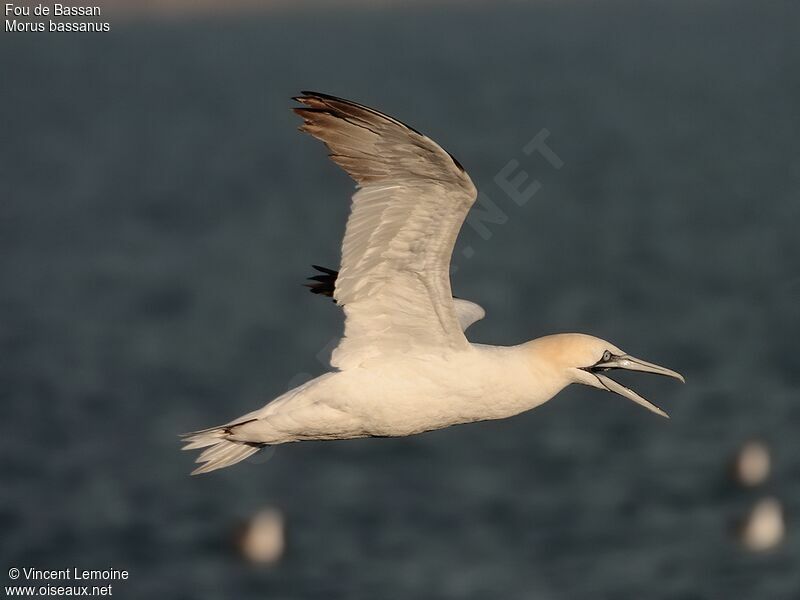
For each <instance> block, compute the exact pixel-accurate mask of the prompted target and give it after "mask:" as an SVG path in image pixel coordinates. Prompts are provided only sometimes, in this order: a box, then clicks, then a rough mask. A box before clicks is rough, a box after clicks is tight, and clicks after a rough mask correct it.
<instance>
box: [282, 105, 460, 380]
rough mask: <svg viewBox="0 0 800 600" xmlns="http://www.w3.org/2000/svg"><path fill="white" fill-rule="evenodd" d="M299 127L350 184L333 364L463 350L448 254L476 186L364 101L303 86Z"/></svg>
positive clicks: (441, 154)
mask: <svg viewBox="0 0 800 600" xmlns="http://www.w3.org/2000/svg"><path fill="white" fill-rule="evenodd" d="M295 100H297V101H298V102H300V103H301V104H303V105H304V106H303V107H299V108H295V109H294V111H295V112H296V113H297V114H299V115H300V116H301V117H303V119H304V123H303V125H302V127H301V128H300V129H301V131H305V132H308V133H310V134H311V135H313V136H314V137H316V138H317V139H319V140H322V141H323V142H324V143H325V145H326V146H327V147H328V149H329V150H330V157H331V159H333V161H334V162H336V163H337V164H338V165H339V166H340V167H342V168H343V169H344V170H345V171H346V172H347V174H348V175H350V177H352V178H353V179H354V180H355V181H356V184H357V188H358V189H357V191H356V193H355V194H354V195H353V203H352V208H351V213H350V218H349V219H348V221H347V229H346V231H345V236H344V241H343V243H342V265H341V269H340V272H339V276H338V278H337V280H336V288H335V292H334V298H335V299H336V301H337V302H338V303H339V304H341V305H343V306H344V311H345V315H346V320H345V332H344V337H343V338H342V341H341V342H340V343H339V346H338V347H337V348H336V350H335V351H334V353H333V357H332V359H331V364H332V365H333V366H335V367H339V368H343V369H344V368H349V367H352V366H357V365H359V364H362V363H363V362H364V361H366V360H369V359H370V358H373V357H378V356H387V355H390V354H396V353H406V352H414V353H418V354H423V353H436V352H443V351H447V350H459V349H466V348H468V342H467V340H466V338H465V337H464V334H463V332H462V330H461V327H460V325H459V321H458V317H457V315H456V311H455V308H454V306H453V299H452V294H451V291H450V275H449V269H450V256H451V254H452V253H453V245H454V244H455V240H456V237H457V236H458V232H459V230H460V229H461V225H462V223H463V222H464V219H465V217H466V215H467V212H468V211H469V209H470V207H471V206H472V204H473V203H474V202H475V197H476V190H475V186H474V185H473V184H472V181H471V180H470V178H469V176H468V175H467V174H466V172H465V171H464V169H463V167H462V166H461V165H460V164H459V163H458V162H457V161H456V160H455V159H454V158H453V157H452V156H450V155H449V154H448V153H447V152H445V151H444V150H443V149H442V148H440V147H439V146H438V145H437V144H436V143H435V142H434V141H433V140H431V139H429V138H427V137H425V136H424V135H422V134H421V133H419V132H417V131H415V130H414V129H412V128H410V127H408V126H407V125H404V124H403V123H401V122H400V121H397V120H396V119H393V118H391V117H388V116H386V115H384V114H381V113H379V112H377V111H375V110H373V109H371V108H367V107H366V106H362V105H360V104H356V103H354V102H350V101H348V100H342V99H340V98H335V97H333V96H328V95H325V94H318V93H315V92H303V95H302V96H300V97H298V98H295Z"/></svg>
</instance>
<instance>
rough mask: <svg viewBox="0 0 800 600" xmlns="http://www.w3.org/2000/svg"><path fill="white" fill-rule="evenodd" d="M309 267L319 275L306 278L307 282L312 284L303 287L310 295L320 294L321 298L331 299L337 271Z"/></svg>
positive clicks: (316, 266) (315, 266)
mask: <svg viewBox="0 0 800 600" xmlns="http://www.w3.org/2000/svg"><path fill="white" fill-rule="evenodd" d="M311 266H312V267H314V268H315V269H316V270H317V271H319V272H320V273H321V274H320V275H314V276H313V277H309V278H308V279H309V281H313V282H314V283H305V284H303V285H305V286H306V287H307V288H308V289H309V290H310V291H311V293H312V294H321V295H323V296H328V298H333V290H334V289H335V288H336V278H337V277H338V276H339V271H334V270H333V269H326V268H325V267H320V266H319V265H311ZM334 302H336V300H334Z"/></svg>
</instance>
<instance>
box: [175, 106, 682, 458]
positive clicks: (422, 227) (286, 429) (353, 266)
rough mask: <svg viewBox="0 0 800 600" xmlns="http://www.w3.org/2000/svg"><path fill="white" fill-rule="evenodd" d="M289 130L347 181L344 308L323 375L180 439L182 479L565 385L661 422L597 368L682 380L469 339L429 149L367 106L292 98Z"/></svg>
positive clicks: (446, 420)
mask: <svg viewBox="0 0 800 600" xmlns="http://www.w3.org/2000/svg"><path fill="white" fill-rule="evenodd" d="M296 100H298V101H299V102H300V103H301V104H302V105H303V106H302V107H298V108H295V109H294V110H295V112H296V113H298V114H299V115H300V116H301V117H303V120H304V123H303V125H302V127H301V130H302V131H305V132H308V133H310V134H311V135H313V136H314V137H316V138H318V139H320V140H322V141H323V142H324V143H325V145H326V146H327V147H328V149H329V150H330V157H331V158H332V159H333V160H334V161H335V162H336V163H337V164H338V165H340V166H341V167H342V168H343V169H344V170H345V171H346V172H347V173H348V174H349V175H350V176H351V177H352V178H353V179H354V180H355V181H356V184H357V188H358V189H357V191H356V193H355V194H354V195H353V200H352V210H351V214H350V218H349V219H348V222H347V228H346V232H345V236H344V240H343V242H342V262H341V269H340V272H339V274H338V277H336V279H335V290H334V292H333V296H334V298H335V300H336V301H337V303H338V304H340V305H341V306H342V307H343V308H344V311H345V316H346V318H345V331H344V336H343V337H342V340H341V341H340V343H339V345H338V346H337V348H336V349H335V350H334V352H333V356H332V359H331V365H332V367H334V370H333V371H332V372H330V373H326V374H325V375H322V376H320V377H318V378H316V379H314V380H312V381H310V382H308V383H306V384H304V385H302V386H299V387H297V388H295V389H293V390H291V391H289V392H287V393H286V394H284V395H282V396H280V397H279V398H276V399H275V400H273V401H272V402H270V403H268V404H267V405H265V406H264V407H262V408H260V409H258V410H256V411H254V412H252V413H249V414H247V415H244V416H242V417H239V418H238V419H234V420H233V421H231V422H229V423H227V424H225V425H222V426H219V427H214V428H211V429H206V430H203V431H198V432H193V433H190V434H187V435H186V436H185V441H186V446H185V447H184V449H186V450H190V449H200V448H205V450H204V451H203V452H202V453H201V454H200V456H199V457H198V462H200V463H203V464H202V465H201V466H200V467H199V468H197V469H196V470H195V471H194V473H205V472H208V471H212V470H214V469H219V468H222V467H226V466H229V465H232V464H234V463H236V462H239V461H241V460H243V459H245V458H247V457H248V456H250V455H251V454H253V453H254V452H256V451H258V449H259V448H261V447H263V446H265V445H271V444H281V443H286V442H295V441H301V440H322V439H347V438H358V437H367V436H403V435H411V434H414V433H420V432H423V431H429V430H432V429H438V428H442V427H447V426H449V425H455V424H458V423H469V422H474V421H481V420H486V419H498V418H503V417H508V416H512V415H515V414H518V413H520V412H523V411H525V410H529V409H531V408H534V407H535V406H538V405H540V404H542V403H543V402H545V401H547V400H549V399H550V398H552V397H553V396H554V395H555V394H556V393H558V391H559V390H561V389H562V388H564V387H565V386H567V385H569V384H570V383H584V384H587V385H591V386H593V387H597V388H600V389H605V390H609V391H614V392H617V393H619V394H621V395H623V396H626V397H627V398H629V399H631V400H633V401H635V402H637V403H639V404H642V405H644V406H646V407H647V408H649V409H651V410H653V411H654V412H657V413H659V414H662V415H664V416H666V415H665V413H663V411H661V410H660V409H659V408H657V407H655V406H654V405H652V404H650V403H649V402H648V401H647V400H644V399H643V398H642V397H641V396H639V395H638V394H636V393H635V392H633V391H632V390H629V389H628V388H625V387H624V386H621V385H620V384H618V383H616V382H614V381H613V380H611V379H610V378H608V377H607V376H606V375H604V374H603V372H605V371H608V370H610V369H615V368H622V369H628V370H638V371H646V372H651V373H658V374H661V375H667V376H671V377H677V378H679V379H681V380H682V377H681V376H680V375H678V374H677V373H675V372H674V371H671V370H669V369H665V368H663V367H659V366H657V365H653V364H651V363H647V362H644V361H641V360H639V359H634V358H633V357H630V356H628V355H626V354H625V353H624V352H623V351H622V350H620V349H619V348H617V347H615V346H613V345H612V344H610V343H608V342H605V341H603V340H600V339H598V338H594V337H591V336H587V335H581V334H562V335H555V336H548V337H545V338H540V339H538V340H534V341H532V342H528V343H527V344H522V345H520V346H513V347H496V346H483V345H478V344H471V343H470V342H469V341H468V340H467V338H466V337H465V336H464V331H465V330H466V329H467V328H468V327H469V326H470V325H471V324H472V323H474V322H475V321H477V320H480V319H482V318H483V317H484V314H485V313H484V310H483V308H481V307H480V306H478V305H477V304H475V303H474V302H470V301H468V300H462V299H454V298H453V297H452V293H451V290H450V276H449V270H450V257H451V255H452V252H453V246H454V244H455V240H456V237H457V236H458V232H459V230H460V229H461V226H462V224H463V222H464V219H465V218H466V215H467V213H468V211H469V209H470V207H471V206H472V204H473V203H474V202H475V198H476V194H477V192H476V190H475V186H474V185H473V184H472V181H471V180H470V178H469V176H468V175H467V174H466V172H465V171H464V169H463V168H462V167H461V165H460V164H459V163H458V162H457V161H456V160H455V159H454V158H453V157H452V156H451V155H449V154H448V153H447V152H445V151H444V150H443V149H442V148H440V147H439V146H438V145H437V144H436V143H435V142H434V141H433V140H431V139H430V138H428V137H426V136H424V135H422V134H420V133H419V132H417V131H415V130H414V129H412V128H410V127H408V126H406V125H404V124H403V123H401V122H400V121H398V120H396V119H393V118H391V117H388V116H386V115H384V114H381V113H379V112H377V111H375V110H373V109H371V108H368V107H366V106H362V105H360V104H356V103H354V102H350V101H347V100H342V99H340V98H335V97H333V96H328V95H325V94H319V93H313V92H304V93H303V95H302V96H300V97H298V98H296Z"/></svg>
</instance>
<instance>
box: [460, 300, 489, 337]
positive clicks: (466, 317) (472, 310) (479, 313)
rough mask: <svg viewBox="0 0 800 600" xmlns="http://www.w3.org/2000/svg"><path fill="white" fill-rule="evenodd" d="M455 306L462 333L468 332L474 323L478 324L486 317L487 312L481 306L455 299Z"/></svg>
mask: <svg viewBox="0 0 800 600" xmlns="http://www.w3.org/2000/svg"><path fill="white" fill-rule="evenodd" d="M453 305H454V306H455V309H456V317H457V318H458V324H459V325H460V326H461V331H466V330H467V328H468V327H469V326H470V325H472V324H473V323H477V322H478V321H480V320H481V319H482V318H483V317H485V316H486V311H485V310H483V307H482V306H481V305H480V304H476V303H475V302H470V301H469V300H464V299H463V298H453Z"/></svg>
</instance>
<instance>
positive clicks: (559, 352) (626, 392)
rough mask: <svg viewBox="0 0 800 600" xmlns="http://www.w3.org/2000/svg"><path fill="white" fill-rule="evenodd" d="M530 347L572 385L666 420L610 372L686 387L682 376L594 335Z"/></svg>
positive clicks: (564, 336) (534, 343) (538, 342)
mask: <svg viewBox="0 0 800 600" xmlns="http://www.w3.org/2000/svg"><path fill="white" fill-rule="evenodd" d="M528 347H529V348H530V351H531V352H532V354H533V356H534V357H535V359H536V361H537V362H538V363H540V364H542V363H544V364H546V365H548V367H549V368H550V369H553V370H554V371H555V372H556V373H559V374H561V375H563V376H564V377H565V378H566V380H567V381H568V382H569V383H582V384H584V385H589V386H592V387H596V388H598V389H601V390H606V391H609V392H614V393H616V394H619V395H620V396H624V397H625V398H628V399H629V400H632V401H634V402H636V403H637V404H641V405H642V406H644V407H645V408H647V409H648V410H651V411H653V412H654V413H656V414H658V415H661V416H662V417H668V416H669V415H667V413H665V412H664V411H663V410H661V409H660V408H658V407H657V406H656V405H655V404H652V403H651V402H649V401H647V400H645V399H644V398H642V397H641V396H640V395H639V394H637V393H636V392H634V391H633V390H631V389H630V388H627V387H625V386H624V385H622V384H620V383H617V382H616V381H614V380H613V379H611V378H610V377H608V375H606V372H607V371H611V370H613V369H624V370H626V371H642V372H643V373H655V374H656V375H664V376H666V377H673V378H675V379H678V380H679V381H681V382H684V383H685V380H684V378H683V375H681V374H680V373H678V372H676V371H673V370H671V369H667V368H666V367H661V366H659V365H655V364H653V363H649V362H647V361H644V360H642V359H640V358H634V357H633V356H631V355H629V354H627V353H626V352H624V351H623V350H621V349H620V348H617V347H616V346H615V345H614V344H612V343H610V342H607V341H605V340H601V339H600V338H596V337H594V336H591V335H585V334H582V333H562V334H557V335H549V336H547V337H543V338H539V339H536V340H533V341H532V342H529V344H528Z"/></svg>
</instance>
